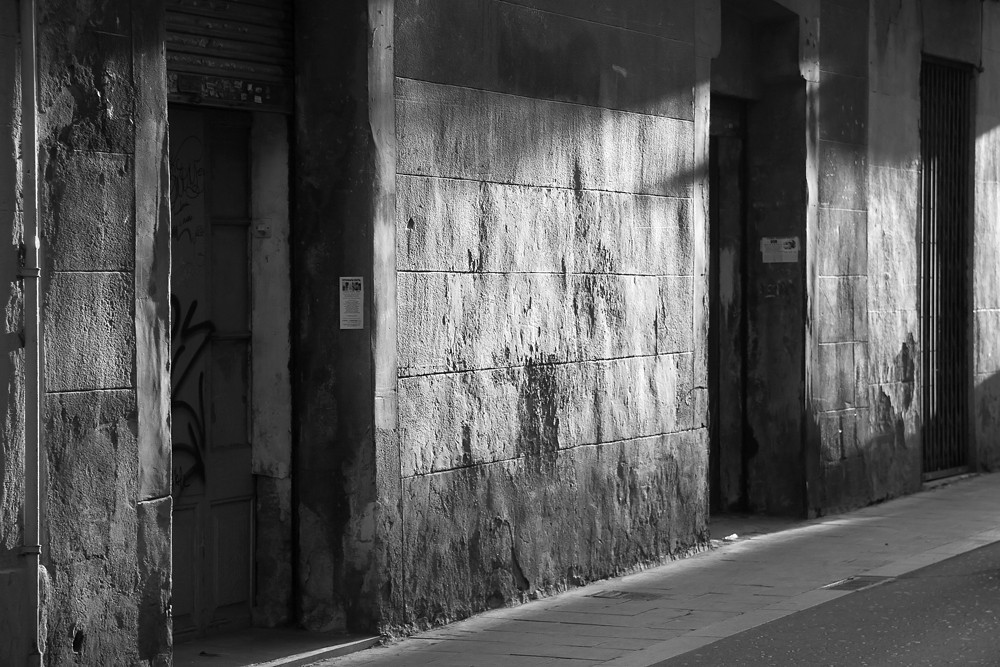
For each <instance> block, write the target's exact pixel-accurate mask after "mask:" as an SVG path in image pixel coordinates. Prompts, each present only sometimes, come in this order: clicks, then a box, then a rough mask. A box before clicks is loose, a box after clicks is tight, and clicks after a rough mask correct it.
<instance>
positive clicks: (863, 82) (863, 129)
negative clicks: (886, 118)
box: [819, 71, 868, 144]
mask: <svg viewBox="0 0 1000 667" xmlns="http://www.w3.org/2000/svg"><path fill="white" fill-rule="evenodd" d="M819 99H820V117H819V138H820V139H824V140H830V141H840V142H843V143H849V144H865V143H867V141H868V80H867V79H865V78H861V77H858V76H846V75H843V74H837V73H835V72H826V71H823V72H820V78H819Z"/></svg>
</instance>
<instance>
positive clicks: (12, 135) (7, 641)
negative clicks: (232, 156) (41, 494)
mask: <svg viewBox="0 0 1000 667" xmlns="http://www.w3.org/2000/svg"><path fill="white" fill-rule="evenodd" d="M18 21H19V17H18V6H17V3H15V2H4V3H2V4H0V308H2V312H3V324H2V326H0V600H4V603H3V604H0V664H17V662H18V661H23V660H24V659H25V657H26V656H27V655H28V651H29V650H30V642H29V638H30V635H29V633H28V628H27V627H26V626H27V624H28V621H29V619H30V611H29V610H27V609H26V608H25V607H24V604H23V602H24V601H25V600H24V596H23V588H22V584H23V581H24V576H23V575H24V567H23V564H24V559H22V558H18V549H19V547H20V545H21V526H22V521H21V512H22V503H23V500H24V417H23V412H22V407H23V401H24V399H23V391H24V389H23V384H22V382H21V380H20V378H22V377H23V376H24V372H23V354H22V352H21V347H22V346H21V338H20V333H21V305H20V304H21V284H20V281H19V280H18V279H17V272H18V268H19V267H18V249H19V245H20V243H21V230H22V227H21V219H20V209H21V202H20V168H21V163H20V160H19V159H18V155H19V153H20V145H19V142H20V72H19V67H20V37H19V33H18V25H19V23H18Z"/></svg>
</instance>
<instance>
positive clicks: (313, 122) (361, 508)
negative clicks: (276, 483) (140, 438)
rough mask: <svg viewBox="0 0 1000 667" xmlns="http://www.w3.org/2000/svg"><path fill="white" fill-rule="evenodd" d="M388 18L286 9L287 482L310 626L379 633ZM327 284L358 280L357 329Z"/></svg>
mask: <svg viewBox="0 0 1000 667" xmlns="http://www.w3.org/2000/svg"><path fill="white" fill-rule="evenodd" d="M392 19H393V9H392V2H391V0H353V1H352V2H341V3H327V2H300V3H297V4H296V35H297V38H296V39H297V41H296V46H297V48H296V73H297V85H296V90H297V98H296V142H295V155H294V170H295V174H296V178H295V191H294V194H295V198H294V199H295V210H294V212H293V226H292V257H293V261H292V282H293V298H294V301H293V315H294V322H295V327H296V330H295V331H294V334H293V343H292V353H293V359H294V373H293V377H292V392H293V402H294V406H295V414H294V429H295V433H294V435H295V443H296V452H295V460H294V462H293V466H294V473H293V475H294V477H295V479H296V480H297V483H296V502H295V507H294V510H295V512H296V515H297V519H296V521H297V530H298V555H299V557H298V563H297V576H298V600H297V603H298V610H297V614H298V619H299V621H300V622H301V623H303V624H305V625H306V627H309V628H313V629H323V628H344V627H347V628H349V629H352V630H358V631H362V630H373V631H378V630H381V629H383V628H389V627H392V626H398V625H399V623H398V621H397V620H396V616H395V615H397V614H399V613H400V612H401V609H402V604H401V603H400V602H399V595H400V591H401V586H399V585H398V581H397V579H398V577H399V576H400V574H401V571H402V570H401V565H400V564H399V563H398V560H397V559H396V558H395V556H394V554H395V553H397V552H398V550H399V548H400V543H401V538H400V537H399V536H398V532H399V530H400V523H399V521H398V519H397V518H396V514H397V512H398V506H397V502H396V499H397V498H398V496H399V462H398V456H399V454H398V447H397V445H396V444H395V442H394V438H395V400H394V396H395V393H394V384H395V358H396V345H395V336H394V334H393V326H394V319H395V298H394V290H395V271H394V260H393V256H394V248H393V246H392V241H393V238H392V234H391V231H387V230H391V225H392V211H393V192H392V188H393V183H392V181H393V180H394V176H395V174H394V171H393V168H392V165H393V163H394V156H395V151H394V143H395V133H394V132H393V130H392V122H393V116H392V109H393V100H392V93H391V86H392V35H393V31H392ZM331 63H336V65H335V66H333V65H331ZM339 276H361V277H363V278H364V281H365V311H364V322H365V328H364V329H363V330H340V328H339V320H338V315H339V311H338V307H339V303H338V298H337V296H336V291H337V289H338V282H337V279H338V277H339ZM387 377H388V381H387V379H386V378H387Z"/></svg>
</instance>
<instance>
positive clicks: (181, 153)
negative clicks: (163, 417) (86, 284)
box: [170, 107, 254, 639]
mask: <svg viewBox="0 0 1000 667" xmlns="http://www.w3.org/2000/svg"><path fill="white" fill-rule="evenodd" d="M249 146H250V123H249V116H248V115H247V114H243V113H240V112H223V111H205V110H195V109H184V108H180V107H171V109H170V155H171V158H170V169H171V204H172V211H173V222H172V247H171V260H172V276H173V279H172V284H171V290H172V293H171V305H172V313H171V316H172V323H173V324H172V333H173V339H172V348H173V354H172V362H173V365H172V378H171V379H172V396H171V404H172V419H173V421H172V429H173V430H172V438H173V452H174V488H173V495H174V503H175V505H174V506H175V510H174V517H175V519H174V590H175V591H176V592H180V594H179V595H178V594H177V593H176V592H175V599H174V632H175V635H176V636H177V637H178V638H180V639H183V638H184V637H185V636H186V635H199V634H205V633H206V632H209V631H212V630H215V629H230V628H235V627H241V626H245V625H248V624H249V622H250V605H251V602H252V593H253V590H252V581H251V576H252V572H253V562H252V554H253V521H254V518H253V497H254V494H253V489H254V485H253V476H252V474H251V451H250V441H249V433H250V428H249V396H250V382H251V378H250V354H251V349H250V312H249V311H250V309H249V295H250V288H249V284H250V283H249V248H248V234H247V230H248V227H249V215H250V203H249V202H250V184H249V183H250V179H249V174H250V168H249V167H250V165H249V159H250V150H249Z"/></svg>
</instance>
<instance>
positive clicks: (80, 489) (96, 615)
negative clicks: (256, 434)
mask: <svg viewBox="0 0 1000 667" xmlns="http://www.w3.org/2000/svg"><path fill="white" fill-rule="evenodd" d="M161 11H162V8H161V7H160V5H159V3H158V2H157V1H156V0H151V1H149V2H138V3H136V2H124V1H119V0H103V1H95V2H90V3H77V2H69V1H63V0H51V1H43V2H40V3H39V9H38V20H39V88H40V95H39V97H40V113H41V123H40V127H39V136H40V143H41V146H40V152H41V156H42V163H41V167H40V173H41V174H43V181H42V183H41V187H40V190H41V193H40V202H41V214H42V223H41V224H42V236H43V251H44V257H45V259H44V264H43V275H44V276H45V277H44V282H43V285H44V289H43V311H44V319H43V336H44V346H45V347H44V369H43V376H44V388H45V393H44V398H43V431H44V433H43V439H44V443H45V451H44V459H43V470H44V472H43V478H44V480H45V482H44V487H45V491H44V495H45V508H46V511H45V516H44V519H43V545H44V546H43V562H44V564H45V566H46V568H47V569H48V575H49V593H48V598H47V601H46V604H47V609H48V629H47V647H46V658H45V660H46V664H53V665H55V664H65V663H68V662H74V663H75V664H91V665H104V664H165V661H166V660H167V659H168V655H169V651H170V631H169V620H168V613H169V601H170V541H169V535H170V467H169V460H170V459H169V456H170V437H169V431H168V429H167V424H168V416H169V408H168V405H169V403H168V401H169V371H168V355H169V352H168V349H169V346H168V333H167V326H168V323H169V311H168V308H169V305H168V304H169V300H168V271H169V246H168V242H169V237H168V234H169V224H168V217H167V216H168V212H167V210H166V208H165V204H166V201H167V198H166V187H167V179H166V171H165V170H166V162H165V143H164V142H165V131H166V122H165V121H166V86H165V72H164V61H163V50H162V42H161V36H160V35H161V32H160V31H161V25H160V23H159V22H158V21H157V20H156V17H158V16H160V14H161Z"/></svg>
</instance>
